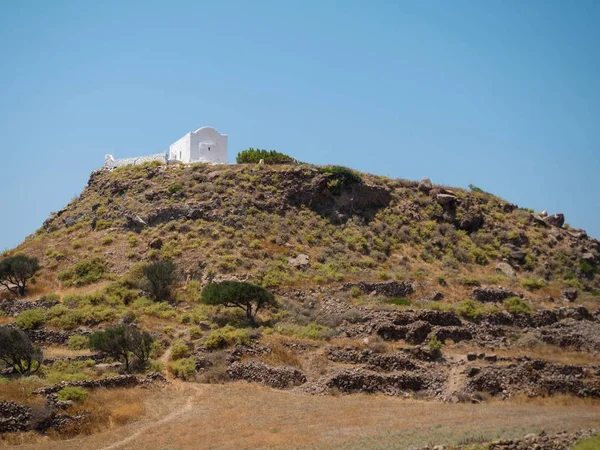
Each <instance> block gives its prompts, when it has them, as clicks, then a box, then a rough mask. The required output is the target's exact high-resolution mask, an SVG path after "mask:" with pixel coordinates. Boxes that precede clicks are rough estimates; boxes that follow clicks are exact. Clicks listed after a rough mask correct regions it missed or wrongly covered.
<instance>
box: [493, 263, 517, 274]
mask: <svg viewBox="0 0 600 450" xmlns="http://www.w3.org/2000/svg"><path fill="white" fill-rule="evenodd" d="M496 272H497V273H501V274H502V275H504V276H507V277H508V278H514V277H515V269H513V268H512V266H511V265H510V264H508V263H506V262H499V263H498V264H496Z"/></svg>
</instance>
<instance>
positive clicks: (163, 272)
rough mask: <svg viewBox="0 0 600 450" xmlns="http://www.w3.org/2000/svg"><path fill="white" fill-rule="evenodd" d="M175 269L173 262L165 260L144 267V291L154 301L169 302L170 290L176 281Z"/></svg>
mask: <svg viewBox="0 0 600 450" xmlns="http://www.w3.org/2000/svg"><path fill="white" fill-rule="evenodd" d="M175 271H176V267H175V264H174V263H173V261H169V260H165V261H158V262H155V263H153V264H149V265H148V266H146V267H144V276H145V280H144V282H143V286H144V289H145V290H146V292H148V293H149V294H150V295H151V296H152V297H153V298H154V300H155V301H157V302H160V301H163V300H169V298H170V297H171V289H172V287H173V285H174V284H175V281H176V272H175Z"/></svg>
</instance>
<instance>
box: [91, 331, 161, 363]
mask: <svg viewBox="0 0 600 450" xmlns="http://www.w3.org/2000/svg"><path fill="white" fill-rule="evenodd" d="M153 342H154V338H153V337H152V335H151V334H150V333H148V332H147V331H140V330H138V329H137V328H135V327H132V326H127V325H119V326H117V327H115V328H107V329H106V330H104V331H97V332H96V333H93V334H92V335H90V340H89V343H90V348H92V349H94V350H97V351H100V352H103V353H106V354H108V355H110V356H112V357H113V358H116V359H120V360H122V361H123V364H125V370H129V364H130V363H131V358H132V355H133V356H134V357H136V358H137V359H138V360H139V361H140V363H142V364H145V363H146V362H147V361H148V359H149V358H150V350H151V349H152V343H153Z"/></svg>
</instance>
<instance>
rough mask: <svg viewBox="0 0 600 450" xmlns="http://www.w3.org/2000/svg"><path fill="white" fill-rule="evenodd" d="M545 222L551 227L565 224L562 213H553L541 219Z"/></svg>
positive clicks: (559, 226)
mask: <svg viewBox="0 0 600 450" xmlns="http://www.w3.org/2000/svg"><path fill="white" fill-rule="evenodd" d="M542 220H543V221H544V222H545V223H546V224H548V225H551V226H553V227H558V228H562V226H563V225H564V224H565V216H564V215H563V214H553V215H551V216H548V217H544V218H543V219H542Z"/></svg>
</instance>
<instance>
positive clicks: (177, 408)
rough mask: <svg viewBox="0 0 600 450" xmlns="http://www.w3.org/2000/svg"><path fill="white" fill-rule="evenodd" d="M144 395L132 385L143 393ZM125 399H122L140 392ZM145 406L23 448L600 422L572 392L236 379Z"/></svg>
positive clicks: (444, 435) (376, 440) (284, 443)
mask: <svg viewBox="0 0 600 450" xmlns="http://www.w3.org/2000/svg"><path fill="white" fill-rule="evenodd" d="M113 392H117V391H113ZM142 392H144V391H143V390H139V389H134V390H131V393H132V395H133V396H136V395H137V398H139V397H140V395H139V394H140V393H142ZM126 393H127V391H122V392H121V393H119V394H115V395H114V397H118V396H122V395H125V394H126ZM110 395H111V396H112V395H113V394H110ZM97 400H98V401H100V399H99V398H98V399H97ZM123 400H124V401H123V402H122V403H121V404H124V403H127V402H128V401H134V400H135V398H132V397H128V398H125V399H123ZM106 401H109V402H114V401H115V400H114V399H112V400H111V399H107V400H106ZM143 402H144V404H145V408H146V413H145V414H144V416H143V417H142V418H141V420H138V421H136V422H135V423H130V424H126V425H124V426H122V427H116V428H110V429H109V430H107V431H103V432H100V433H98V434H93V435H91V436H81V437H77V438H76V439H73V440H69V441H59V442H56V441H54V442H52V441H47V442H44V443H43V445H39V444H38V445H24V446H23V447H22V448H23V449H30V448H52V449H61V450H79V449H81V448H85V449H97V448H102V449H139V448H144V449H164V448H177V449H188V448H189V449H198V448H236V449H237V448H291V447H293V448H298V447H300V448H302V447H309V448H315V447H316V448H353V449H354V448H356V449H358V448H378V449H379V448H381V449H384V448H397V449H406V448H409V447H410V446H417V447H421V446H424V445H432V444H440V443H457V442H460V441H463V442H464V441H465V440H468V439H487V440H491V439H498V438H509V437H517V436H523V435H525V434H527V433H530V432H537V431H539V430H540V429H545V430H546V431H548V432H551V431H558V430H560V429H566V430H574V429H578V428H585V427H590V426H593V425H594V424H596V425H597V423H598V420H599V419H600V405H599V404H598V402H589V401H586V400H579V399H571V398H567V399H559V398H555V399H553V400H552V401H548V400H545V399H544V400H543V401H540V400H537V401H532V402H529V401H526V400H521V399H517V400H516V401H515V402H489V403H483V404H480V405H470V404H449V403H439V402H426V401H418V400H405V399H397V398H390V397H385V396H379V395H346V396H336V397H331V396H324V397H323V396H307V395H298V394H294V393H290V392H281V391H274V390H271V389H268V388H264V387H260V386H249V385H247V384H237V383H236V384H228V385H201V386H198V385H195V384H186V383H174V385H173V386H171V387H168V388H165V389H163V390H155V391H151V392H149V393H148V395H143ZM111 404H112V405H113V406H114V403H111ZM112 409H113V410H115V409H116V408H114V407H113V408H112ZM134 415H135V414H134ZM114 425H116V423H115V422H112V423H109V424H108V426H110V427H112V426H114Z"/></svg>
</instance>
